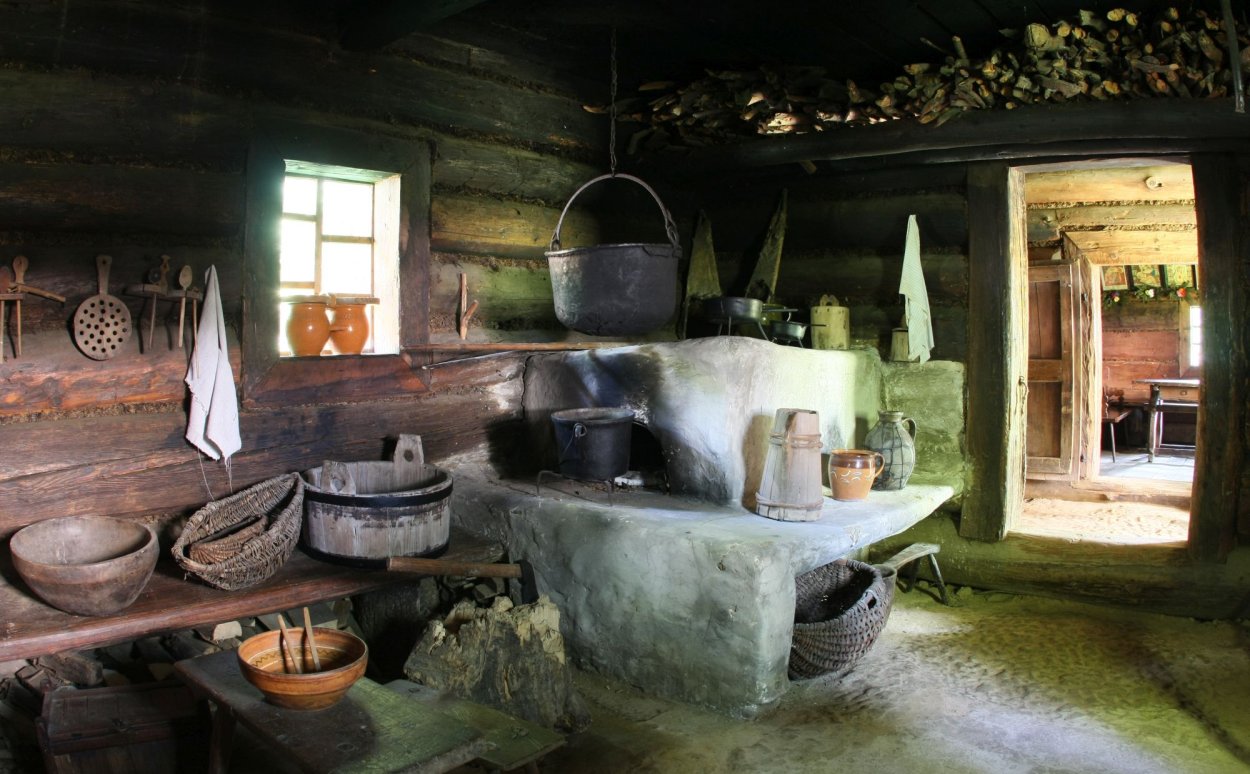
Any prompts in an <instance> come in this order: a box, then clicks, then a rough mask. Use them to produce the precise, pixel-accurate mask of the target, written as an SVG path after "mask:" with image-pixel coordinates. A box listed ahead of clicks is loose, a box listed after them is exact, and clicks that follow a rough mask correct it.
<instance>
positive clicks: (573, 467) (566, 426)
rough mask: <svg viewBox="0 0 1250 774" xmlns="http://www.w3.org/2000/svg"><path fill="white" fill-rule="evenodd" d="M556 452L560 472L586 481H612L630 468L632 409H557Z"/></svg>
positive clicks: (553, 422)
mask: <svg viewBox="0 0 1250 774" xmlns="http://www.w3.org/2000/svg"><path fill="white" fill-rule="evenodd" d="M551 422H552V424H553V425H554V426H555V432H556V451H557V453H558V454H559V461H560V475H562V476H567V477H568V478H577V479H583V480H586V481H611V480H612V479H614V478H616V477H617V476H623V475H625V473H626V472H628V471H629V441H630V434H631V432H632V430H633V423H634V412H633V411H631V410H629V409H627V408H582V409H566V410H564V411H556V412H553V413H552V415H551Z"/></svg>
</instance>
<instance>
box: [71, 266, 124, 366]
mask: <svg viewBox="0 0 1250 774" xmlns="http://www.w3.org/2000/svg"><path fill="white" fill-rule="evenodd" d="M112 265H113V258H112V256H108V255H101V256H98V257H97V258H96V276H97V283H98V288H99V292H98V293H96V295H94V296H90V297H88V298H87V299H86V300H85V301H83V302H82V303H81V304H79V305H78V311H76V312H74V343H76V344H77V345H78V348H79V349H80V350H82V353H83V354H84V355H86V356H87V357H89V358H92V359H93V360H107V359H108V358H111V357H113V356H114V355H116V354H117V351H118V349H119V348H120V347H121V345H122V344H124V343H126V340H127V339H129V338H130V309H128V308H127V307H126V305H125V304H124V303H122V302H121V300H120V299H118V298H117V297H116V296H111V295H109V292H108V291H109V268H110V267H112Z"/></svg>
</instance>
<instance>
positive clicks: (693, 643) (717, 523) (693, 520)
mask: <svg viewBox="0 0 1250 774" xmlns="http://www.w3.org/2000/svg"><path fill="white" fill-rule="evenodd" d="M455 477H456V484H455V490H454V493H453V495H452V507H453V512H454V514H455V519H456V521H457V522H458V523H459V524H460V525H461V526H464V527H465V528H467V529H470V530H472V531H473V532H477V533H480V534H484V535H487V536H489V537H491V538H494V539H496V540H499V541H500V542H502V543H504V544H505V545H506V546H507V547H508V550H509V552H510V554H511V556H513V557H514V558H525V559H527V560H528V561H529V562H530V563H531V564H533V566H534V568H535V572H536V574H537V577H538V588H539V591H540V592H542V593H544V594H547V595H548V596H550V597H551V599H552V600H553V601H554V602H555V603H556V604H557V605H558V606H559V608H560V611H561V621H562V629H563V633H564V637H565V643H566V647H567V648H568V651H569V653H570V655H571V657H572V658H573V660H574V663H575V664H577V665H578V666H579V667H581V668H583V669H588V670H591V671H595V672H599V673H601V674H605V675H610V676H612V677H615V678H617V679H620V680H622V681H624V682H627V683H629V684H631V685H634V686H636V687H637V688H639V689H640V690H642V691H644V692H645V693H648V694H650V695H654V696H661V697H665V698H670V699H676V700H679V701H684V702H688V703H693V704H699V705H703V706H706V707H710V708H713V709H716V710H719V711H722V712H727V713H729V714H733V715H739V716H750V715H753V714H756V713H757V712H759V711H760V710H761V709H762V708H764V707H766V706H768V705H769V704H771V703H772V702H774V701H776V700H777V699H778V698H780V697H781V695H782V694H783V693H784V692H785V691H786V689H787V687H788V686H789V679H788V678H787V675H786V672H787V669H786V667H787V662H788V660H789V652H790V637H791V631H792V626H793V621H794V606H795V587H794V577H795V575H797V574H799V573H802V572H805V571H807V570H810V569H812V568H814V567H818V566H820V565H822V564H825V563H827V562H830V561H833V560H834V559H837V558H840V557H842V556H845V555H847V554H848V553H850V552H852V551H855V550H856V549H859V548H863V547H866V546H868V545H869V544H871V543H873V542H875V541H877V540H880V539H882V538H885V537H888V536H890V535H894V534H897V533H899V532H901V531H903V530H905V529H907V528H908V527H910V526H912V525H913V524H915V523H916V522H918V521H920V520H921V519H923V518H925V517H926V516H928V515H930V514H931V513H932V512H933V511H935V510H937V509H938V508H939V507H940V506H941V505H942V504H943V503H944V502H946V501H947V500H948V499H949V498H950V497H951V496H952V495H953V494H954V489H953V488H952V487H950V486H947V485H943V484H927V485H926V484H915V485H909V486H908V487H907V488H905V489H903V490H900V491H897V492H873V493H871V494H870V495H869V498H868V500H866V501H864V502H856V503H850V502H838V501H835V500H832V499H828V498H826V500H825V502H824V509H823V510H822V513H821V518H820V519H819V520H817V521H811V522H802V523H799V522H780V521H772V520H770V519H765V518H763V517H760V516H756V515H755V514H753V513H751V512H749V511H746V510H745V509H743V508H742V507H740V506H717V505H710V504H708V503H707V502H702V501H698V500H694V499H690V498H684V497H670V496H665V495H662V494H659V493H657V492H651V491H637V490H632V491H630V490H627V491H620V490H618V491H617V493H616V496H615V500H614V505H612V506H609V505H608V504H607V492H606V491H603V490H601V489H599V488H596V487H595V486H593V485H586V484H579V483H577V482H567V481H565V482H552V483H551V484H549V485H548V484H544V487H543V494H542V496H541V497H538V496H535V494H534V486H533V483H532V482H528V481H526V482H521V481H499V480H494V479H491V478H489V477H488V474H486V473H482V472H477V473H475V472H473V471H472V469H470V468H466V467H461V468H457V469H456V470H455Z"/></svg>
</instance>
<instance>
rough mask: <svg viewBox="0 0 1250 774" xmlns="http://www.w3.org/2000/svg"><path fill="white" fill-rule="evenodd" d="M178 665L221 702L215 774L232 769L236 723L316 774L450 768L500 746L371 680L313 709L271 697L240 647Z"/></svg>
mask: <svg viewBox="0 0 1250 774" xmlns="http://www.w3.org/2000/svg"><path fill="white" fill-rule="evenodd" d="M174 669H175V670H176V671H177V673H178V676H179V677H181V678H182V680H183V682H185V683H186V684H187V687H188V688H190V689H191V691H192V693H194V694H196V695H197V696H201V697H203V698H206V699H208V701H210V702H211V703H212V704H213V705H214V706H215V711H214V713H213V732H212V740H211V742H210V749H209V774H225V773H226V772H227V771H229V768H230V747H231V743H232V738H233V735H234V724H235V722H236V721H238V722H241V723H243V725H244V726H246V727H247V728H248V729H249V730H250V731H252V732H253V733H254V734H255V735H256V736H257V738H259V739H261V740H262V741H264V742H265V743H266V744H268V745H271V746H272V747H274V748H275V749H278V750H281V751H282V752H283V754H284V755H286V756H287V757H288V758H289V759H290V760H291V761H293V762H294V763H296V764H297V765H298V766H299V767H300V768H301V769H303V770H304V771H308V772H331V771H345V770H352V771H422V772H442V771H449V770H451V769H454V768H457V767H458V766H462V765H464V764H466V763H468V762H469V761H472V760H473V759H475V758H477V757H479V756H480V755H482V754H484V753H487V752H489V751H490V750H491V749H492V748H493V745H492V744H491V743H490V742H488V741H487V740H486V739H484V738H483V734H482V732H481V731H480V730H478V729H476V728H473V727H472V726H470V725H468V724H466V723H464V722H462V721H460V720H457V719H456V718H454V717H451V716H450V715H447V714H444V713H442V712H439V711H438V710H435V709H433V708H431V707H429V706H428V705H426V704H424V703H422V702H419V701H413V700H411V699H408V698H406V697H404V696H401V695H399V694H398V693H396V692H394V691H388V690H387V689H386V688H383V687H382V686H380V685H378V684H377V683H375V682H373V681H372V680H370V679H368V678H361V679H360V680H358V681H357V682H356V684H355V685H353V686H352V687H351V690H350V691H348V692H347V695H346V696H344V697H343V699H342V700H340V701H339V702H338V703H337V704H335V705H334V706H332V707H328V708H326V709H322V710H307V711H305V710H288V709H282V708H281V707H275V706H274V705H272V704H269V703H268V702H266V701H265V699H264V696H263V695H262V694H261V692H260V691H258V690H257V689H256V688H255V687H253V686H252V684H251V683H249V682H248V681H247V680H246V679H245V678H244V677H243V674H242V673H241V672H240V671H239V666H238V663H237V656H236V654H235V652H234V651H232V650H226V651H222V652H220V653H214V654H212V655H210V656H201V657H200V658H193V659H187V660H185V661H179V662H178V663H177V664H176V665H175V666H174Z"/></svg>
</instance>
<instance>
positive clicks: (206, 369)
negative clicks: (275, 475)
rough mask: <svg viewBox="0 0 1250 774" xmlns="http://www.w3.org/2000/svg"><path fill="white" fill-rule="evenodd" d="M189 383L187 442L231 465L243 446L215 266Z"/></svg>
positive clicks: (208, 279) (208, 283)
mask: <svg viewBox="0 0 1250 774" xmlns="http://www.w3.org/2000/svg"><path fill="white" fill-rule="evenodd" d="M186 382H187V386H188V387H190V388H191V410H190V413H189V416H188V418H187V435H186V438H187V440H188V441H189V442H191V444H193V445H194V446H195V447H196V448H197V449H199V450H200V451H202V452H203V453H204V454H206V455H208V456H209V457H210V458H212V459H215V460H217V459H224V460H225V461H226V462H229V461H230V455H232V454H234V453H235V452H236V451H238V450H239V448H240V447H241V446H242V445H243V442H242V441H241V440H240V438H239V402H238V398H237V396H236V395H235V391H234V373H233V371H231V369H230V353H229V351H228V350H227V348H226V320H225V316H224V315H223V314H222V311H221V288H220V287H219V286H218V284H217V268H216V267H215V266H210V267H209V269H208V273H207V275H206V277H205V290H204V308H203V310H202V311H201V313H200V324H199V327H198V328H197V329H196V336H195V353H194V354H193V355H192V356H191V366H190V367H189V368H188V369H187V378H186Z"/></svg>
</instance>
